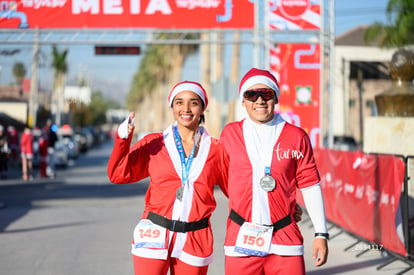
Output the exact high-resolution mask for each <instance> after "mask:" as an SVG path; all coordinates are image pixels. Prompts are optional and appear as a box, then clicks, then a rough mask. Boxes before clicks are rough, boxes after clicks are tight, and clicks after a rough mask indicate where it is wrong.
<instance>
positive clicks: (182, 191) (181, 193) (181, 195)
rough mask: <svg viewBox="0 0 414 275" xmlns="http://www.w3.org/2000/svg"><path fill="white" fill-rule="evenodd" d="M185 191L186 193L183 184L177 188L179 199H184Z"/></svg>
mask: <svg viewBox="0 0 414 275" xmlns="http://www.w3.org/2000/svg"><path fill="white" fill-rule="evenodd" d="M183 193H184V187H183V186H181V187H180V188H178V189H177V199H178V200H179V201H182V200H183Z"/></svg>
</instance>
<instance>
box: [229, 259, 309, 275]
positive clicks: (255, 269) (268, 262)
mask: <svg viewBox="0 0 414 275" xmlns="http://www.w3.org/2000/svg"><path fill="white" fill-rule="evenodd" d="M225 274H227V275H234V274H254V275H286V274H292V275H293V274H295V275H301V274H302V275H304V274H305V261H304V259H303V256H302V255H299V256H279V255H276V254H270V255H267V256H265V257H256V256H249V257H230V256H226V262H225Z"/></svg>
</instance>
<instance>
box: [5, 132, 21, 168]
mask: <svg viewBox="0 0 414 275" xmlns="http://www.w3.org/2000/svg"><path fill="white" fill-rule="evenodd" d="M7 136H8V145H9V151H10V155H9V159H11V164H12V166H13V167H17V165H18V162H19V135H18V133H17V130H16V128H15V127H14V126H11V125H10V126H9V127H7Z"/></svg>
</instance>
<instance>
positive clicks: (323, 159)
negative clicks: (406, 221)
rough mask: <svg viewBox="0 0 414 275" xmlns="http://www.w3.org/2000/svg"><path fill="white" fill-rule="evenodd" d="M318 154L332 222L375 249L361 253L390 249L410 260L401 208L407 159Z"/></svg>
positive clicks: (332, 152)
mask: <svg viewBox="0 0 414 275" xmlns="http://www.w3.org/2000/svg"><path fill="white" fill-rule="evenodd" d="M314 153H315V159H316V162H317V165H318V169H319V172H320V175H321V187H322V193H323V197H324V203H325V213H326V217H327V219H328V220H329V221H331V222H333V223H334V224H336V225H338V226H340V227H341V228H343V229H345V230H347V231H348V232H351V233H353V234H355V235H357V236H360V237H362V238H363V239H365V240H367V241H370V242H372V243H374V244H376V245H375V246H373V247H361V248H360V250H364V249H366V248H368V249H378V250H380V249H383V248H385V249H387V250H389V251H392V252H395V253H397V254H400V255H402V256H404V257H406V256H407V251H406V249H405V247H404V242H403V239H404V237H403V231H402V218H401V209H400V208H399V201H400V195H401V192H402V187H403V183H404V162H403V161H402V159H400V158H398V157H395V156H391V155H369V154H363V153H362V152H350V151H336V150H329V149H315V150H314ZM299 193H300V192H299ZM301 200H302V202H303V198H301V199H300V201H301Z"/></svg>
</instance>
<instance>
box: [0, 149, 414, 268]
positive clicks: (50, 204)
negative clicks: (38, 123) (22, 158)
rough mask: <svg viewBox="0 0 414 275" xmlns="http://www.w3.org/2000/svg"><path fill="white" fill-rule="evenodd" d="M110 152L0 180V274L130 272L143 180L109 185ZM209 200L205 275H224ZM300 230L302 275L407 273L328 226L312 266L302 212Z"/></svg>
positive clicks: (216, 219)
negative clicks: (37, 174)
mask: <svg viewBox="0 0 414 275" xmlns="http://www.w3.org/2000/svg"><path fill="white" fill-rule="evenodd" d="M111 149H112V143H111V142H108V143H106V144H103V145H101V146H100V147H99V148H95V149H93V150H92V151H89V152H88V153H87V154H85V155H82V156H81V157H80V158H79V159H78V160H76V161H75V162H73V163H71V164H70V165H69V167H68V168H66V169H61V170H59V171H58V174H57V178H56V179H53V180H52V179H38V178H35V179H34V180H33V181H31V182H23V181H21V180H20V178H19V177H20V174H19V171H14V172H13V171H12V175H14V176H12V178H11V179H8V180H3V181H0V202H2V203H4V205H3V207H2V208H1V209H0V274H4V275H22V274H24V275H30V274H32V275H49V274H50V275H73V274H81V275H89V274H91V275H92V274H93V275H94V274H99V275H105V274H108V275H123V274H133V268H132V261H131V255H130V244H131V238H132V231H133V228H134V226H135V224H136V222H137V220H138V219H139V217H140V216H141V213H142V210H143V208H144V194H145V191H146V188H147V185H148V181H145V180H144V181H142V182H140V183H134V184H128V185H115V184H112V183H110V182H109V180H108V178H107V174H106V165H107V160H108V157H109V154H110V152H111ZM13 173H14V174H13ZM216 198H217V203H218V205H217V210H216V211H215V213H214V215H213V217H212V225H213V232H214V236H215V246H214V249H215V252H214V255H215V258H214V262H213V264H211V265H210V267H209V273H208V274H209V275H221V274H224V272H223V270H224V256H223V242H224V237H225V223H226V215H227V213H228V211H227V199H226V198H225V197H224V196H223V195H222V194H221V193H220V191H218V190H217V192H216ZM0 206H1V205H0ZM299 225H300V227H301V230H302V233H303V235H304V238H305V263H306V269H307V274H364V275H366V274H397V273H399V272H403V271H405V270H406V268H407V267H408V265H407V264H406V263H404V262H402V261H394V262H392V263H390V264H389V265H386V266H384V267H383V268H381V269H379V270H378V269H377V267H378V266H380V265H381V264H384V263H386V262H387V261H388V260H389V258H388V257H386V254H385V253H384V252H383V251H378V250H373V249H370V250H368V251H364V248H365V247H366V245H364V243H356V239H355V238H353V237H352V236H350V235H348V234H347V233H345V232H341V230H340V228H336V227H334V226H332V225H331V224H330V225H329V226H330V233H331V235H332V236H334V237H333V238H332V240H331V241H329V249H330V254H329V260H328V263H327V264H326V265H325V266H323V267H320V268H316V267H314V266H313V260H312V256H311V247H312V239H313V237H312V235H313V229H312V226H311V223H310V221H309V219H308V218H307V215H306V213H305V214H304V216H303V220H302V221H301V222H300V223H299ZM353 244H355V245H353ZM359 254H360V255H359ZM404 274H414V271H413V270H409V271H407V272H405V273H404Z"/></svg>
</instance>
